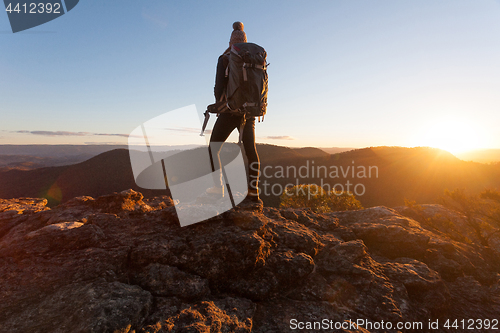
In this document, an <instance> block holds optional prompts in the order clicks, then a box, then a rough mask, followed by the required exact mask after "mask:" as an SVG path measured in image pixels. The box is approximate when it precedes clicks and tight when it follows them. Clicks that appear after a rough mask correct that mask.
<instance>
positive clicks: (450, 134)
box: [418, 117, 485, 154]
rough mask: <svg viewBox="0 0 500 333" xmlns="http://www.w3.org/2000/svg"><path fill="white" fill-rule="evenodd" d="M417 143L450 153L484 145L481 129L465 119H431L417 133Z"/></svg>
mask: <svg viewBox="0 0 500 333" xmlns="http://www.w3.org/2000/svg"><path fill="white" fill-rule="evenodd" d="M418 142H419V143H418V145H420V146H428V147H434V148H439V149H443V150H446V151H449V152H450V153H452V154H456V153H462V152H465V151H469V150H474V149H480V148H482V147H484V146H485V140H484V137H483V135H482V133H481V131H480V130H479V129H478V128H477V127H476V126H475V125H474V124H473V123H472V122H471V121H468V120H465V119H459V118H452V117H446V118H442V119H433V120H432V121H431V122H429V123H428V124H427V126H425V127H424V128H423V129H422V130H421V131H420V133H419V138H418Z"/></svg>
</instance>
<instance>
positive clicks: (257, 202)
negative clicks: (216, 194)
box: [238, 189, 264, 210]
mask: <svg viewBox="0 0 500 333" xmlns="http://www.w3.org/2000/svg"><path fill="white" fill-rule="evenodd" d="M238 207H239V208H242V209H257V210H262V208H264V203H263V202H262V200H261V199H260V198H259V192H258V190H255V189H249V190H248V194H247V196H246V197H245V199H243V201H242V202H240V203H239V204H238Z"/></svg>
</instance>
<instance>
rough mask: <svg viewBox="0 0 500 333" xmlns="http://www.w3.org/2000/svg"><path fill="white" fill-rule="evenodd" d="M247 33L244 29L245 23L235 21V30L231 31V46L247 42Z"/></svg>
mask: <svg viewBox="0 0 500 333" xmlns="http://www.w3.org/2000/svg"><path fill="white" fill-rule="evenodd" d="M246 42H247V35H246V34H245V32H244V31H243V23H241V22H238V21H236V22H234V23H233V32H232V33H231V38H230V39H229V46H232V45H233V44H237V43H246Z"/></svg>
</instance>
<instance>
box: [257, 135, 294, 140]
mask: <svg viewBox="0 0 500 333" xmlns="http://www.w3.org/2000/svg"><path fill="white" fill-rule="evenodd" d="M264 139H270V140H295V138H294V137H291V136H289V135H276V136H266V137H264Z"/></svg>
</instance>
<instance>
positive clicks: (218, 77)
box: [214, 53, 229, 102]
mask: <svg viewBox="0 0 500 333" xmlns="http://www.w3.org/2000/svg"><path fill="white" fill-rule="evenodd" d="M228 65H229V57H228V55H227V54H226V53H224V54H223V55H221V56H220V57H219V60H218V61H217V71H216V73H215V87H214V95H215V101H216V102H219V101H220V99H221V97H222V96H223V95H224V93H225V92H226V88H227V81H228V78H227V77H226V67H227V66H228Z"/></svg>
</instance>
